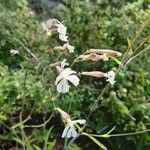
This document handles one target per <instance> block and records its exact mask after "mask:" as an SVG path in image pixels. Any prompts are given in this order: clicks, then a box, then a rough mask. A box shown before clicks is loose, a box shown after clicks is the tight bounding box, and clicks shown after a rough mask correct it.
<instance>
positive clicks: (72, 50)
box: [63, 43, 74, 53]
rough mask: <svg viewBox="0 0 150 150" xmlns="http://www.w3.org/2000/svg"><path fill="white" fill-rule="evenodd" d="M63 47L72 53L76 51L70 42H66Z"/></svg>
mask: <svg viewBox="0 0 150 150" xmlns="http://www.w3.org/2000/svg"><path fill="white" fill-rule="evenodd" d="M63 47H64V48H65V49H68V50H69V52H70V53H74V46H72V45H70V44H69V43H65V44H64V45H63Z"/></svg>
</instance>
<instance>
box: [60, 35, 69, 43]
mask: <svg viewBox="0 0 150 150" xmlns="http://www.w3.org/2000/svg"><path fill="white" fill-rule="evenodd" d="M59 39H60V40H62V41H64V42H68V36H66V35H65V34H59Z"/></svg>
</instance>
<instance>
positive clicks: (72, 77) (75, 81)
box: [67, 75, 80, 86]
mask: <svg viewBox="0 0 150 150" xmlns="http://www.w3.org/2000/svg"><path fill="white" fill-rule="evenodd" d="M67 79H68V80H69V81H70V82H71V83H73V84H74V85H75V86H77V85H78V84H79V81H80V80H79V78H78V77H77V76H76V75H70V76H68V77H67Z"/></svg>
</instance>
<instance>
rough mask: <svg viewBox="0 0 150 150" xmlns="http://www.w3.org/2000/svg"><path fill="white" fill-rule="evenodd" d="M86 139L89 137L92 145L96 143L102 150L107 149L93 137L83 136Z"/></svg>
mask: <svg viewBox="0 0 150 150" xmlns="http://www.w3.org/2000/svg"><path fill="white" fill-rule="evenodd" d="M85 135H86V136H87V137H89V138H90V139H91V140H92V141H93V142H94V143H96V144H97V145H98V146H99V147H101V148H102V149H103V150H107V148H106V147H105V146H104V145H103V144H102V143H100V142H99V141H98V140H97V139H96V138H94V137H93V136H91V135H89V134H85Z"/></svg>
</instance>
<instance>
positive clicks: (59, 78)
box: [55, 72, 64, 85]
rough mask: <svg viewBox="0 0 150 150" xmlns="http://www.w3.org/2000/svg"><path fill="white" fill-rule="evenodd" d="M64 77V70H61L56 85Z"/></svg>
mask: <svg viewBox="0 0 150 150" xmlns="http://www.w3.org/2000/svg"><path fill="white" fill-rule="evenodd" d="M63 77H64V76H63V74H62V72H61V73H60V75H59V76H58V77H57V78H56V81H55V85H57V84H58V82H59V81H60V80H62V79H63Z"/></svg>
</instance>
